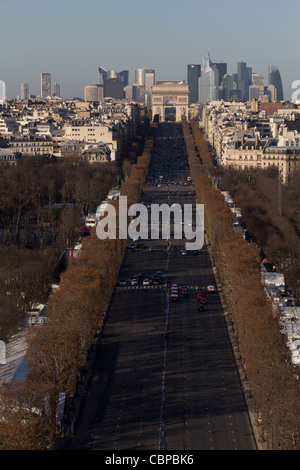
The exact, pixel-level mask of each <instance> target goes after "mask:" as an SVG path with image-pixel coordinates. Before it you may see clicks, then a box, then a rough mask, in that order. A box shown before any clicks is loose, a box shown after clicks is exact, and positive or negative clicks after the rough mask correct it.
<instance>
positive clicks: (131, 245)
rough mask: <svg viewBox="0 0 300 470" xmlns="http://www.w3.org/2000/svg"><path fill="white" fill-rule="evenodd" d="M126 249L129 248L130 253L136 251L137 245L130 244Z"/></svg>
mask: <svg viewBox="0 0 300 470" xmlns="http://www.w3.org/2000/svg"><path fill="white" fill-rule="evenodd" d="M126 248H127V250H128V251H134V250H135V245H134V244H133V243H128V245H127V247H126Z"/></svg>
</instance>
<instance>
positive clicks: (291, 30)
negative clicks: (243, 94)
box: [0, 0, 300, 99]
mask: <svg viewBox="0 0 300 470" xmlns="http://www.w3.org/2000/svg"><path fill="white" fill-rule="evenodd" d="M0 12H1V28H0V37H1V42H2V47H1V67H0V80H4V81H5V83H6V90H7V96H8V97H9V98H14V97H15V96H17V95H20V85H21V82H22V81H26V82H28V83H29V91H30V94H35V95H39V94H40V74H41V72H50V73H51V76H52V85H53V84H54V83H59V84H60V85H61V93H62V96H64V97H65V98H72V97H73V96H81V97H83V96H84V87H85V86H86V85H89V84H91V83H97V67H98V66H99V65H101V66H102V67H104V68H105V69H113V70H116V71H117V72H119V71H121V70H124V69H126V70H129V81H130V83H133V82H134V71H135V69H136V68H143V67H146V68H153V69H155V72H156V79H157V80H186V79H187V64H191V63H200V64H202V58H203V55H204V54H206V53H207V51H210V54H211V60H212V61H214V62H221V61H223V62H227V64H228V73H235V72H236V70H237V62H240V61H244V62H247V65H248V66H251V67H252V69H253V72H257V73H259V74H261V75H264V76H265V83H266V84H267V71H268V65H276V66H277V67H278V68H279V70H280V73H281V76H282V80H283V86H284V95H285V96H284V97H285V99H290V98H291V95H292V92H293V90H292V88H291V84H292V82H293V81H294V80H300V61H299V51H298V47H299V13H300V3H299V0H286V1H285V2H283V1H282V0H280V1H279V0H251V1H249V2H246V1H245V0H207V1H203V0H181V1H179V0H50V1H47V2H46V1H45V0H0Z"/></svg>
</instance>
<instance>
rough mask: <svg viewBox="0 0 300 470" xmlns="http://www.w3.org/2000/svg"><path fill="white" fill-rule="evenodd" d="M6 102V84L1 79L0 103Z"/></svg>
mask: <svg viewBox="0 0 300 470" xmlns="http://www.w3.org/2000/svg"><path fill="white" fill-rule="evenodd" d="M5 103H6V84H5V82H4V81H3V80H0V104H5Z"/></svg>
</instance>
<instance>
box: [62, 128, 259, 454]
mask: <svg viewBox="0 0 300 470" xmlns="http://www.w3.org/2000/svg"><path fill="white" fill-rule="evenodd" d="M182 142H183V137H182V134H181V128H180V126H178V125H177V124H169V125H167V124H166V125H161V126H160V128H159V136H158V139H157V141H156V150H155V154H154V157H153V159H152V162H151V167H150V172H149V174H150V177H153V178H154V180H150V181H151V182H152V181H154V183H153V184H152V183H151V184H148V185H147V187H146V188H145V190H144V194H143V202H144V204H146V205H148V204H151V203H154V202H155V203H162V202H167V203H169V204H172V203H173V202H179V203H181V204H184V203H195V198H194V196H193V195H192V191H193V187H192V185H184V183H185V182H186V178H187V176H188V175H189V170H188V167H187V166H186V164H187V160H186V156H185V152H184V147H183V146H182ZM159 176H163V177H164V180H165V181H167V180H168V183H167V182H162V183H160V182H158V183H157V181H158V180H159ZM155 181H156V183H155ZM175 183H176V184H175ZM180 183H182V184H180ZM142 242H143V243H144V244H145V245H146V246H147V247H149V246H154V247H155V251H148V250H145V249H138V250H135V251H127V252H126V255H125V258H124V264H123V266H122V269H121V272H120V279H124V280H126V281H128V284H127V285H126V286H118V287H117V288H116V292H115V296H114V299H113V302H112V307H111V310H110V313H109V317H108V320H107V323H106V326H105V329H104V334H103V339H102V341H101V348H100V354H99V357H98V361H97V363H96V367H95V375H94V379H93V381H92V386H91V388H90V390H89V392H88V395H87V399H86V402H85V406H84V408H83V412H82V414H81V418H80V420H79V423H78V426H77V428H76V430H75V435H74V437H73V438H72V439H71V441H70V442H69V445H68V449H77V450H92V449H93V450H114V451H122V450H123V451H124V450H152V451H157V450H170V451H172V450H177V451H179V450H210V449H211V450H234V449H237V450H254V449H256V446H255V441H254V438H253V433H252V429H251V425H250V420H249V416H248V412H247V408H246V404H245V400H244V396H243V393H242V389H241V384H240V380H239V375H238V371H237V367H236V364H235V360H234V355H233V352H232V348H231V344H230V340H229V336H228V332H227V328H226V323H225V318H224V313H223V310H222V306H221V302H220V298H219V293H218V292H217V289H216V291H215V292H210V293H207V295H206V296H207V300H208V303H207V305H206V310H205V311H198V309H197V302H196V293H195V292H196V286H199V285H200V286H202V287H203V288H206V287H207V286H208V285H213V286H215V288H216V284H215V279H214V275H213V270H212V267H211V263H210V257H209V254H208V251H207V248H206V247H205V246H204V247H203V249H202V250H201V251H200V253H199V254H197V255H196V254H193V253H192V252H188V254H187V255H186V256H183V255H182V254H181V252H180V249H181V248H183V247H184V243H185V240H173V239H172V238H171V240H170V242H168V241H167V240H162V239H160V240H142ZM136 243H137V242H135V244H136ZM168 244H171V245H173V246H176V248H177V250H176V251H170V250H168V249H167V247H168ZM157 271H162V272H163V273H164V274H166V275H167V279H168V281H169V283H176V284H179V285H180V286H184V285H185V286H188V287H189V294H187V295H181V296H180V300H179V301H178V302H172V301H171V300H170V284H169V285H167V284H162V285H150V286H143V285H142V284H141V282H140V283H139V285H138V286H131V285H130V283H129V281H130V279H131V277H132V275H133V274H138V273H141V272H146V273H147V274H149V275H151V276H153V275H154V274H155V273H156V272H157Z"/></svg>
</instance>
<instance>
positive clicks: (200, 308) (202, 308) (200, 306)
mask: <svg viewBox="0 0 300 470" xmlns="http://www.w3.org/2000/svg"><path fill="white" fill-rule="evenodd" d="M197 308H198V312H204V311H205V305H203V304H199V305H198V306H197Z"/></svg>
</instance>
